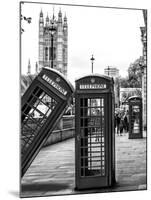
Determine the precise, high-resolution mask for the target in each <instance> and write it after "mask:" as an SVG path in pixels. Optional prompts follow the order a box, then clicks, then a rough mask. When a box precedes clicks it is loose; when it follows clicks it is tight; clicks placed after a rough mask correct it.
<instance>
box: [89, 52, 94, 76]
mask: <svg viewBox="0 0 151 200" xmlns="http://www.w3.org/2000/svg"><path fill="white" fill-rule="evenodd" d="M90 60H91V62H92V74H93V61H94V60H95V59H94V58H93V55H92V57H91V59H90Z"/></svg>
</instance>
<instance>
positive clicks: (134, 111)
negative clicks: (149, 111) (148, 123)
mask: <svg viewBox="0 0 151 200" xmlns="http://www.w3.org/2000/svg"><path fill="white" fill-rule="evenodd" d="M139 112H140V109H139V106H135V105H134V106H132V121H131V123H132V127H133V129H132V132H133V133H139V124H140V119H139Z"/></svg>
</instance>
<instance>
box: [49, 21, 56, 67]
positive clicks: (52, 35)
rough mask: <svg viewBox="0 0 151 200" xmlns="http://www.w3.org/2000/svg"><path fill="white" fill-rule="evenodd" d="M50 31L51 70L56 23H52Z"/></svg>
mask: <svg viewBox="0 0 151 200" xmlns="http://www.w3.org/2000/svg"><path fill="white" fill-rule="evenodd" d="M49 31H50V34H51V68H53V38H54V34H55V32H56V27H55V26H54V21H52V22H51V26H50V27H49Z"/></svg>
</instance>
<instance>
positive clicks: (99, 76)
mask: <svg viewBox="0 0 151 200" xmlns="http://www.w3.org/2000/svg"><path fill="white" fill-rule="evenodd" d="M87 78H99V79H100V78H101V79H105V80H107V81H110V82H114V80H113V78H111V77H109V76H105V75H101V74H88V75H86V76H82V77H79V78H77V79H76V80H75V81H76V82H78V81H80V80H83V79H87Z"/></svg>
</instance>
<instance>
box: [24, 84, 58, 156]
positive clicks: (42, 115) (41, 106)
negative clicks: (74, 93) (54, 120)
mask: <svg viewBox="0 0 151 200" xmlns="http://www.w3.org/2000/svg"><path fill="white" fill-rule="evenodd" d="M56 105H57V102H56V101H55V100H54V99H52V97H50V96H49V95H48V94H47V93H46V92H44V91H43V90H42V89H41V88H40V87H36V88H35V90H34V91H33V93H32V95H31V96H30V98H29V99H28V100H27V103H26V104H25V106H24V108H23V109H22V120H23V121H22V143H21V149H22V154H24V153H25V151H26V149H27V148H28V146H29V145H30V144H31V143H32V141H33V140H34V137H36V135H37V133H38V131H39V129H40V128H41V127H42V126H43V124H44V122H45V121H46V119H47V118H48V116H49V115H50V114H51V112H52V110H53V109H54V108H55V106H56Z"/></svg>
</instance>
